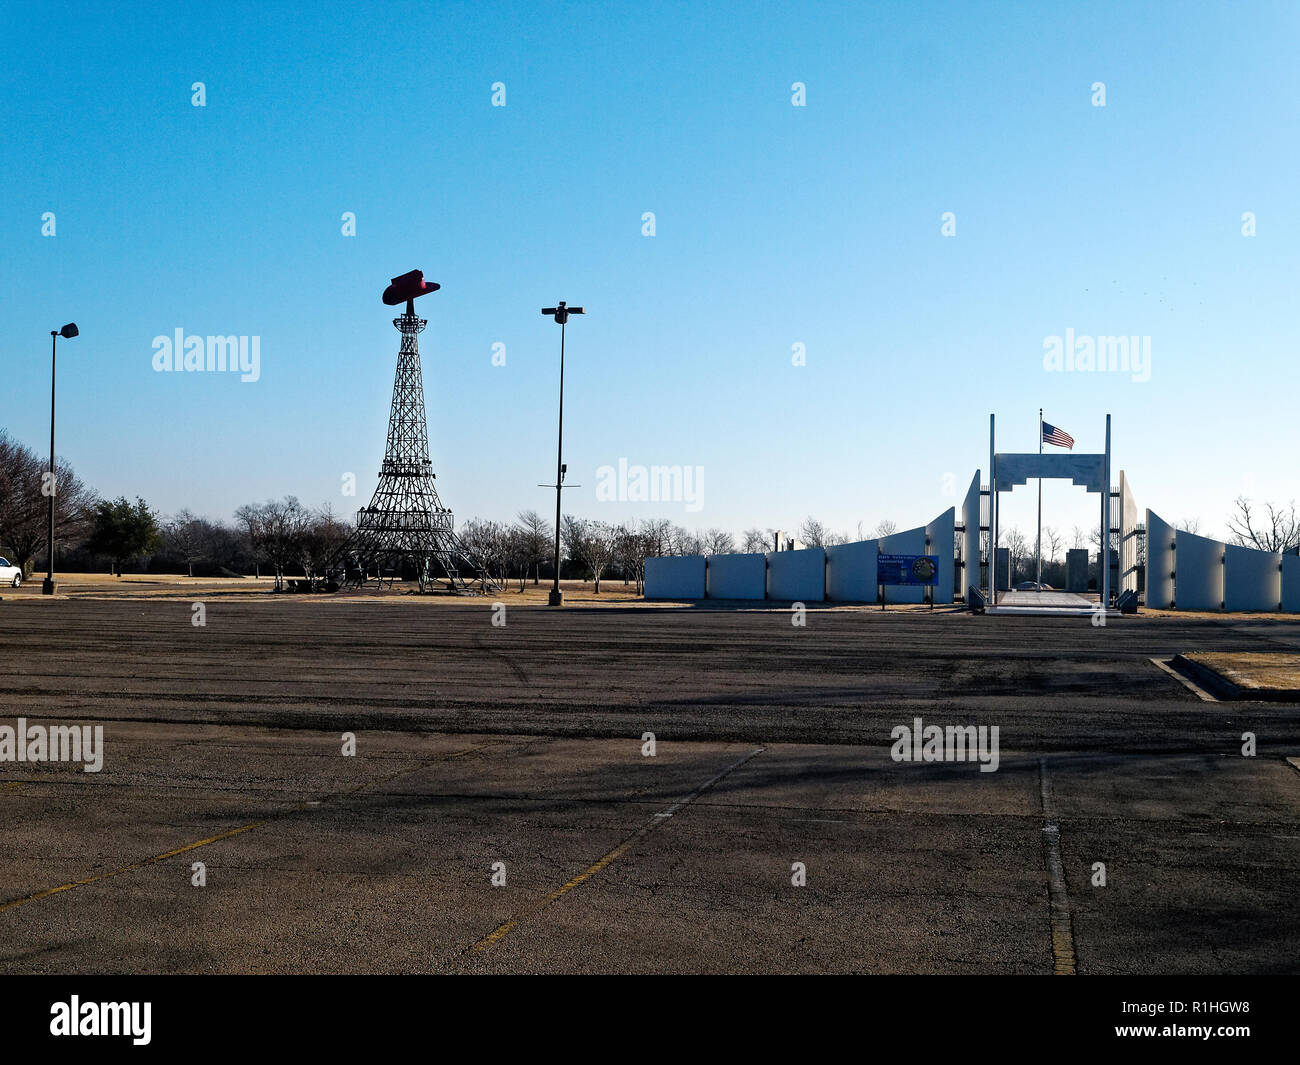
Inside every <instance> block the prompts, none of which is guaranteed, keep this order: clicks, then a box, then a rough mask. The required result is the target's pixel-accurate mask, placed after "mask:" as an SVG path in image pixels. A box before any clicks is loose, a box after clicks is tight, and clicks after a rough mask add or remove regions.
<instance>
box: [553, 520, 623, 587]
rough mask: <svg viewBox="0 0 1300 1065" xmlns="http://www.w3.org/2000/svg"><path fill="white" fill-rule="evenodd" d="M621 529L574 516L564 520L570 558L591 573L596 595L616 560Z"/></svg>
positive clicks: (565, 537)
mask: <svg viewBox="0 0 1300 1065" xmlns="http://www.w3.org/2000/svg"><path fill="white" fill-rule="evenodd" d="M618 536H619V528H618V526H615V525H609V524H607V523H606V522H603V521H585V520H583V519H582V518H575V517H573V516H572V515H569V516H566V517H565V519H564V541H565V545H566V546H567V548H568V551H569V557H570V558H573V559H576V560H577V561H578V562H581V563H582V564H583V565H584V566H586V567H587V569H589V570H590V571H591V578H592V580H593V581H594V582H595V589H596V594H597V595H600V578H601V575H602V574H603V573H604V572H605V569H606V567H608V566H609V564H610V562H612V561H613V559H614V552H615V549H616V547H617V544H618Z"/></svg>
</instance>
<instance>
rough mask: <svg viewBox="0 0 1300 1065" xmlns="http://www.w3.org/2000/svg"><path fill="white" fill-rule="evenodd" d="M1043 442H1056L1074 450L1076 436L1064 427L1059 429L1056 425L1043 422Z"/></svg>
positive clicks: (1057, 444)
mask: <svg viewBox="0 0 1300 1065" xmlns="http://www.w3.org/2000/svg"><path fill="white" fill-rule="evenodd" d="M1043 443H1044V444H1055V445H1056V446H1057V447H1068V448H1069V449H1070V450H1071V451H1073V450H1074V437H1072V436H1071V435H1070V434H1069V433H1067V432H1066V431H1065V430H1064V429H1058V428H1057V427H1056V426H1055V425H1048V424H1047V422H1043Z"/></svg>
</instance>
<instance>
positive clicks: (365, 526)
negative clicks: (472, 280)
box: [351, 280, 495, 593]
mask: <svg viewBox="0 0 1300 1065" xmlns="http://www.w3.org/2000/svg"><path fill="white" fill-rule="evenodd" d="M394 284H395V285H396V284H397V281H396V280H395V281H394ZM434 287H435V288H436V287H437V286H434ZM430 291H432V290H430ZM393 325H394V326H396V327H397V329H398V331H399V332H400V333H401V334H402V346H401V350H400V351H399V352H398V356H397V375H396V377H395V378H394V380H393V406H392V409H391V411H390V412H389V415H388V443H387V447H386V448H385V450H384V462H383V465H382V466H381V467H380V470H379V485H378V486H377V487H376V488H375V494H374V496H373V497H372V498H371V500H370V506H368V507H363V508H362V509H361V510H359V511H357V528H356V533H355V534H354V537H353V542H352V544H351V553H352V554H353V555H354V556H355V557H356V559H357V561H358V563H359V564H360V568H361V573H362V575H363V579H364V575H365V574H367V573H369V572H370V571H371V570H374V571H375V572H377V573H378V574H379V575H380V579H381V580H382V579H383V577H384V574H385V571H387V572H388V574H389V575H390V576H392V575H395V574H396V572H397V571H398V569H399V567H400V566H401V565H402V563H403V562H409V563H410V564H411V565H412V566H413V567H414V569H415V572H416V575H417V577H418V579H419V582H420V590H421V591H423V590H424V589H425V586H426V585H428V584H430V583H433V582H435V581H436V580H437V577H436V575H435V573H434V570H435V569H440V570H441V571H442V578H443V579H444V580H445V581H446V583H447V585H448V586H449V587H450V589H451V590H452V591H455V592H461V593H466V592H471V591H473V590H475V589H477V590H480V591H487V590H494V587H495V586H494V585H493V584H492V582H491V580H490V579H489V578H488V576H487V573H486V572H485V571H484V570H483V567H482V566H481V565H480V564H479V562H478V560H477V559H475V558H474V557H473V556H472V555H471V554H470V552H469V551H468V550H467V549H466V548H465V546H464V544H462V543H461V541H460V539H459V538H458V537H457V536H456V533H455V530H454V524H453V521H452V513H451V511H450V510H448V509H447V508H446V507H444V506H443V505H442V501H441V500H440V499H439V498H438V490H437V488H435V487H434V484H433V481H434V472H433V463H432V462H430V461H429V435H428V425H427V422H426V421H425V413H424V378H423V374H422V372H421V369H420V348H419V344H418V342H417V340H416V338H417V337H418V336H419V335H420V333H421V332H423V330H424V327H425V326H426V325H428V322H427V321H426V320H425V319H423V318H419V317H417V316H416V314H415V305H414V301H413V300H412V299H408V300H407V301H406V313H405V314H403V315H400V316H399V317H397V318H394V319H393ZM467 574H468V575H467Z"/></svg>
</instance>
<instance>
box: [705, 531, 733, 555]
mask: <svg viewBox="0 0 1300 1065" xmlns="http://www.w3.org/2000/svg"><path fill="white" fill-rule="evenodd" d="M704 547H705V550H706V551H707V553H708V554H710V555H727V554H730V553H731V552H733V551H735V550H736V541H735V538H734V537H732V535H731V533H729V532H727V531H726V530H725V529H710V530H709V531H708V532H706V533H705V534H704Z"/></svg>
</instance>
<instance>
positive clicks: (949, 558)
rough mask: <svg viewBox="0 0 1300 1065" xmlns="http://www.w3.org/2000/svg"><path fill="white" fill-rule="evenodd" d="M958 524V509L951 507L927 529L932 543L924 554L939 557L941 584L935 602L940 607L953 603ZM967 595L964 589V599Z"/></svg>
mask: <svg viewBox="0 0 1300 1065" xmlns="http://www.w3.org/2000/svg"><path fill="white" fill-rule="evenodd" d="M956 524H957V509H956V508H955V507H949V508H948V509H947V510H945V511H944V512H943V513H942V514H940V515H939V516H938V517H937V518H935V519H934V521H932V522H930V524H929V525H927V526H926V527H925V535H926V537H927V538H928V539H929V541H930V547H929V549H928V550H927V551H925V552H924V553H925V554H927V555H938V556H939V583H938V584H936V585H935V586H934V601H935V604H936V605H939V606H942V605H944V604H945V603H951V602H952V593H953V581H954V580H955V573H954V571H955V570H956V568H957V564H956V561H955V558H954V554H955V552H956V549H957V543H956V540H957V531H956V529H955V528H954V526H955V525H956ZM965 595H966V589H965V588H963V589H962V596H963V598H964V597H965Z"/></svg>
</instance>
